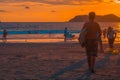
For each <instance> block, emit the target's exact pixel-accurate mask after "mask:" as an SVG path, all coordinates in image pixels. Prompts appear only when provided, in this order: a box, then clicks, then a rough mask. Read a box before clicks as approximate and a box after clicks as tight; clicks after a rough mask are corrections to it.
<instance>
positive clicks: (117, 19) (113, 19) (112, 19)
mask: <svg viewBox="0 0 120 80" xmlns="http://www.w3.org/2000/svg"><path fill="white" fill-rule="evenodd" d="M95 19H96V21H99V22H120V17H118V16H116V15H114V14H108V15H103V16H101V15H96V18H95ZM84 21H88V16H87V15H77V16H75V17H74V18H72V19H70V20H69V22H84Z"/></svg>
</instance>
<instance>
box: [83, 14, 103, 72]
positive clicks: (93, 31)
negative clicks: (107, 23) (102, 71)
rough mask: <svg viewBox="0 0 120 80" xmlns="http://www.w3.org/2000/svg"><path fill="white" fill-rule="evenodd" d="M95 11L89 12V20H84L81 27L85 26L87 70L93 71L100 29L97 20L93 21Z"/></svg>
mask: <svg viewBox="0 0 120 80" xmlns="http://www.w3.org/2000/svg"><path fill="white" fill-rule="evenodd" d="M94 18H95V12H90V13H89V21H88V22H86V23H85V24H84V26H83V28H86V30H87V33H86V36H85V49H86V53H87V60H88V66H89V70H90V71H91V72H92V73H94V72H95V71H94V64H95V59H96V57H97V53H98V42H99V38H100V37H101V29H100V26H99V24H98V23H97V22H95V21H94Z"/></svg>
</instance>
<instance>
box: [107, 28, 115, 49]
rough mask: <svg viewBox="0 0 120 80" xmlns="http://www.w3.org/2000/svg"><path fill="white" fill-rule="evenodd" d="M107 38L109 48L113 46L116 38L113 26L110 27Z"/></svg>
mask: <svg viewBox="0 0 120 80" xmlns="http://www.w3.org/2000/svg"><path fill="white" fill-rule="evenodd" d="M107 38H108V43H109V48H113V44H114V41H115V38H116V32H115V31H114V30H113V28H112V27H111V26H110V27H109V28H108V32H107Z"/></svg>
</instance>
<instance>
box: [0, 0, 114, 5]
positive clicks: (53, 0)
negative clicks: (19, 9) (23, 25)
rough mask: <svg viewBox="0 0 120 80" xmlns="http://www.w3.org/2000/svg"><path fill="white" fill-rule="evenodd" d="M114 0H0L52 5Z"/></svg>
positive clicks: (110, 0)
mask: <svg viewBox="0 0 120 80" xmlns="http://www.w3.org/2000/svg"><path fill="white" fill-rule="evenodd" d="M105 1H108V2H113V1H114V0H0V2H4V3H20V2H34V3H43V4H51V5H81V4H84V3H97V2H105Z"/></svg>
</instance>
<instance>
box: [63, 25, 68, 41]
mask: <svg viewBox="0 0 120 80" xmlns="http://www.w3.org/2000/svg"><path fill="white" fill-rule="evenodd" d="M67 35H68V29H67V27H65V29H64V42H66V41H67Z"/></svg>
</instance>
